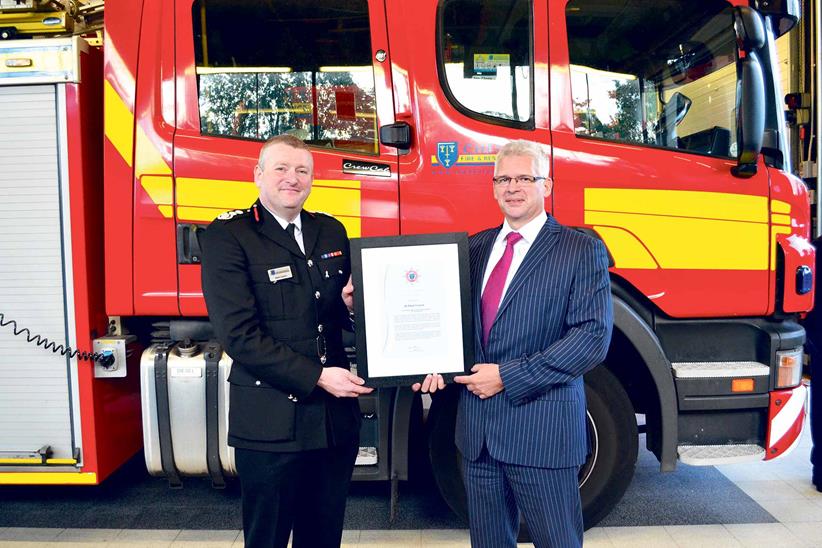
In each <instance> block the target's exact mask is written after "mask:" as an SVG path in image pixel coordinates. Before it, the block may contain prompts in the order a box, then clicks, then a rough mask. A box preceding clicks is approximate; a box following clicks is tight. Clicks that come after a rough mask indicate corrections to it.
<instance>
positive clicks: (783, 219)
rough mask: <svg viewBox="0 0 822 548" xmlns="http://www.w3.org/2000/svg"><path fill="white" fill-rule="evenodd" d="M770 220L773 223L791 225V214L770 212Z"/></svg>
mask: <svg viewBox="0 0 822 548" xmlns="http://www.w3.org/2000/svg"><path fill="white" fill-rule="evenodd" d="M771 222H772V223H773V224H775V225H788V226H791V216H790V215H777V214H776V213H773V214H771Z"/></svg>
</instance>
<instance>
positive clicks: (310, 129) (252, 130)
mask: <svg viewBox="0 0 822 548" xmlns="http://www.w3.org/2000/svg"><path fill="white" fill-rule="evenodd" d="M192 22H193V26H194V50H195V62H196V72H197V84H198V97H199V106H200V129H201V132H202V133H203V134H208V135H220V136H226V137H237V138H245V139H267V138H269V137H271V136H273V135H279V134H283V133H288V134H291V135H295V136H296V137H299V138H300V139H302V140H304V141H306V142H307V143H309V144H313V145H318V146H323V147H328V148H342V149H349V150H356V151H359V152H365V153H376V151H377V132H376V123H377V118H376V94H375V88H374V71H373V66H372V62H371V35H370V24H369V16H368V3H367V1H366V0H350V1H348V2H345V3H344V4H340V3H339V2H335V1H332V0H301V1H300V2H290V1H283V2H271V1H269V0H197V1H195V2H194V4H193V8H192Z"/></svg>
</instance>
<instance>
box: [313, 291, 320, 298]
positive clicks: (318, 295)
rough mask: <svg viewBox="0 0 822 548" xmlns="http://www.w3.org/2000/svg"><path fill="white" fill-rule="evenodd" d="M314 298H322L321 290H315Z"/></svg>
mask: <svg viewBox="0 0 822 548" xmlns="http://www.w3.org/2000/svg"><path fill="white" fill-rule="evenodd" d="M314 298H315V299H319V298H320V292H319V291H315V292H314Z"/></svg>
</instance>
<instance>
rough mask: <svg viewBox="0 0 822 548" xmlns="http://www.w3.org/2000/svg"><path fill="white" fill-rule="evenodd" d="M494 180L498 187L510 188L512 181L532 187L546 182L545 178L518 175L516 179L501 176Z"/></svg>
mask: <svg viewBox="0 0 822 548" xmlns="http://www.w3.org/2000/svg"><path fill="white" fill-rule="evenodd" d="M492 180H493V181H494V184H495V185H497V186H508V185H509V184H511V181H516V182H518V183H519V184H521V185H532V184H534V183H536V182H537V181H544V180H545V177H534V176H533V175H517V176H516V177H508V176H507V175H500V176H499V177H493V178H492Z"/></svg>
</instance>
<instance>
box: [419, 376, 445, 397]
mask: <svg viewBox="0 0 822 548" xmlns="http://www.w3.org/2000/svg"><path fill="white" fill-rule="evenodd" d="M443 388H445V380H443V378H442V375H440V374H439V373H432V374H428V375H426V376H425V379H423V381H422V383H419V382H415V383H414V384H412V385H411V390H413V391H414V392H422V393H424V394H433V393H434V392H436V391H437V390H442V389H443Z"/></svg>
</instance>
